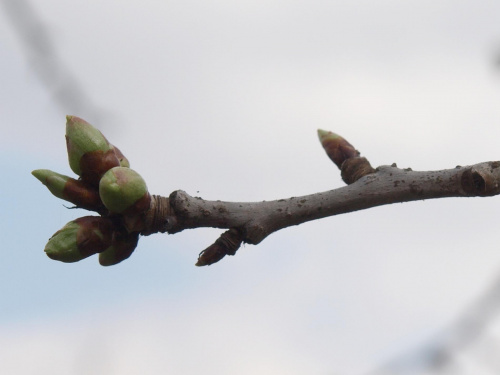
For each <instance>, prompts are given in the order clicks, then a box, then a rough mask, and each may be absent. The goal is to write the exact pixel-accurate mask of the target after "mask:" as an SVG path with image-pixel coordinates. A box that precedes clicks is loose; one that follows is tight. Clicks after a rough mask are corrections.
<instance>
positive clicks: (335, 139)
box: [318, 129, 359, 169]
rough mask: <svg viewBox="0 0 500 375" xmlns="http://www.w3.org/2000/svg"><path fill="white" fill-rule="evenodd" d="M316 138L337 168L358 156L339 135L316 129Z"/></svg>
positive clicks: (352, 147)
mask: <svg viewBox="0 0 500 375" xmlns="http://www.w3.org/2000/svg"><path fill="white" fill-rule="evenodd" d="M318 137H319V141H320V142H321V145H322V146H323V148H324V149H325V151H326V154H327V155H328V157H329V158H330V159H331V160H332V161H333V162H334V163H335V164H336V165H337V167H339V169H340V168H341V167H342V163H343V162H344V161H346V160H347V159H350V158H354V157H356V156H359V152H358V151H357V150H356V149H355V148H354V146H353V145H351V144H350V143H349V142H347V141H346V140H345V139H344V138H342V137H341V136H340V135H337V134H335V133H332V132H329V131H325V130H321V129H318Z"/></svg>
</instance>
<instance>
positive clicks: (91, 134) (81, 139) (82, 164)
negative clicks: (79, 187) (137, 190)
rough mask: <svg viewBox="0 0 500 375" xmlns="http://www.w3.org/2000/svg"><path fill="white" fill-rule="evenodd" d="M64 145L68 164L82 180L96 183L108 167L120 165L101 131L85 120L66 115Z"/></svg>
mask: <svg viewBox="0 0 500 375" xmlns="http://www.w3.org/2000/svg"><path fill="white" fill-rule="evenodd" d="M66 119H67V122H66V146H67V149H68V160H69V165H70V167H71V169H72V170H73V172H75V173H76V174H77V175H79V176H80V177H81V178H82V179H83V180H84V181H86V182H88V183H91V184H93V185H97V184H98V183H99V180H100V178H101V176H102V175H103V174H104V173H105V172H106V171H107V170H109V169H111V168H113V167H116V166H118V165H120V161H119V160H118V158H117V157H116V154H115V152H114V151H113V148H112V146H111V145H110V143H109V142H108V140H107V139H106V137H104V135H102V133H101V132H100V131H99V130H97V129H96V128H94V127H93V126H92V125H90V124H89V123H88V122H86V121H85V120H82V119H81V118H79V117H76V116H66Z"/></svg>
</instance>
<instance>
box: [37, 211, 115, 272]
mask: <svg viewBox="0 0 500 375" xmlns="http://www.w3.org/2000/svg"><path fill="white" fill-rule="evenodd" d="M114 230H115V227H114V225H113V222H112V221H111V220H110V219H108V218H103V217H100V216H84V217H81V218H78V219H76V220H73V221H70V222H69V223H67V224H66V225H65V226H64V227H63V228H62V229H60V230H58V231H57V232H56V233H55V234H54V235H53V236H52V237H51V238H50V239H49V241H48V242H47V245H46V246H45V253H46V254H47V256H48V257H49V258H51V259H54V260H58V261H61V262H65V263H72V262H78V261H80V260H82V259H85V258H87V257H89V256H91V255H94V254H96V253H100V252H103V251H104V250H106V249H108V248H109V247H110V246H111V245H112V238H113V231H114Z"/></svg>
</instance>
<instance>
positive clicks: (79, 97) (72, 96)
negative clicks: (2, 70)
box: [0, 0, 104, 124]
mask: <svg viewBox="0 0 500 375" xmlns="http://www.w3.org/2000/svg"><path fill="white" fill-rule="evenodd" d="M0 3H1V4H2V5H3V9H4V12H5V14H6V16H7V19H9V20H10V22H11V25H12V27H13V29H14V30H15V31H16V33H17V35H18V36H19V40H20V43H21V46H22V48H23V50H24V52H25V55H26V58H27V61H28V63H29V65H30V67H31V69H32V70H33V71H34V72H35V74H36V75H37V76H38V78H39V79H40V81H41V82H42V84H43V86H44V87H45V88H46V89H47V91H48V92H49V93H50V95H51V96H52V98H53V99H54V101H55V102H56V103H57V105H58V106H59V107H60V108H61V109H62V110H63V111H64V114H81V115H85V116H86V117H87V118H92V119H93V120H94V121H96V122H100V123H102V124H103V123H104V121H99V120H100V119H102V118H103V117H104V113H103V111H102V110H101V109H98V108H97V106H96V105H94V103H93V102H92V100H91V99H90V96H89V95H88V94H87V93H86V92H85V90H84V89H83V88H82V85H81V84H80V83H79V81H78V78H77V77H76V76H75V75H74V74H73V73H72V72H71V70H70V69H68V67H67V66H65V64H64V63H63V62H62V61H61V59H60V58H59V56H58V54H57V51H56V49H55V47H54V43H53V41H52V40H51V37H50V34H49V32H48V31H47V28H46V27H45V24H44V23H43V21H42V20H41V19H40V18H39V17H38V14H37V12H36V9H35V8H34V7H33V6H32V5H31V3H30V2H29V1H28V0H1V2H0Z"/></svg>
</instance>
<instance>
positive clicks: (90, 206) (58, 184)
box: [31, 169, 104, 211]
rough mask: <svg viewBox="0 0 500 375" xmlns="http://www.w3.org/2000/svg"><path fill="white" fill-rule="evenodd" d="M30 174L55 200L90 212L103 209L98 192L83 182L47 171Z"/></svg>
mask: <svg viewBox="0 0 500 375" xmlns="http://www.w3.org/2000/svg"><path fill="white" fill-rule="evenodd" d="M31 174H32V175H33V176H35V177H36V178H37V179H38V180H39V181H40V182H41V183H42V184H44V185H45V186H46V187H47V188H48V189H49V191H50V192H51V193H52V194H53V195H54V196H56V197H57V198H60V199H64V200H65V201H68V202H71V203H73V204H74V205H76V206H77V207H80V208H84V209H87V210H91V211H101V210H102V209H104V206H103V204H102V202H101V198H100V197H99V192H98V190H97V189H96V188H95V187H93V186H91V185H89V184H87V183H85V182H84V181H81V180H75V179H74V178H71V177H68V176H65V175H63V174H59V173H57V172H53V171H51V170H49V169H37V170H34V171H33V172H31Z"/></svg>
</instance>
